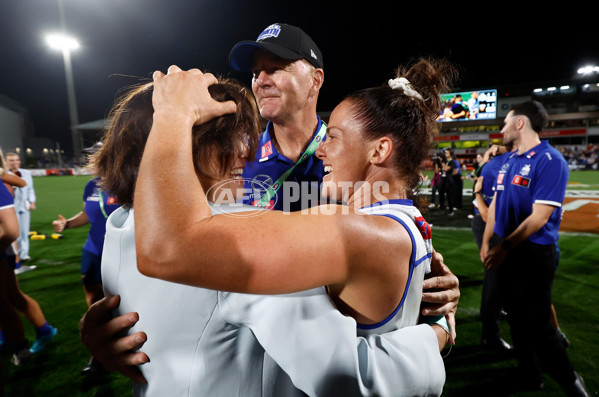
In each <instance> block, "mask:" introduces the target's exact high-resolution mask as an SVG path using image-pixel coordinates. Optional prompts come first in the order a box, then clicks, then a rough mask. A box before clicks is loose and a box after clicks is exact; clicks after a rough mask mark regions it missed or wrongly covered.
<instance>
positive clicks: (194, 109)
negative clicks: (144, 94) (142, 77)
mask: <svg viewBox="0 0 599 397" xmlns="http://www.w3.org/2000/svg"><path fill="white" fill-rule="evenodd" d="M152 78H153V79H154V93H153V95H152V105H153V107H154V114H162V113H164V114H167V115H169V116H171V117H172V116H175V115H181V116H183V117H186V118H188V119H189V120H191V122H192V124H193V125H199V124H204V123H206V122H207V121H210V120H212V119H213V118H215V117H219V116H222V115H224V114H229V113H234V112H235V111H236V109H237V106H236V105H235V102H233V101H227V102H218V101H216V100H214V99H213V98H212V96H211V95H210V92H209V91H208V87H210V86H211V85H213V84H216V83H218V81H217V79H216V77H215V76H214V75H213V74H211V73H202V72H201V71H200V70H199V69H190V70H187V71H184V70H181V69H180V68H179V67H178V66H175V65H173V66H171V67H169V68H168V71H167V74H166V75H165V74H164V73H162V72H160V71H155V72H154V74H153V75H152Z"/></svg>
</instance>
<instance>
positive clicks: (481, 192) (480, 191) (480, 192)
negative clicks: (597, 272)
mask: <svg viewBox="0 0 599 397" xmlns="http://www.w3.org/2000/svg"><path fill="white" fill-rule="evenodd" d="M474 194H483V191H482V190H479V191H478V192H474Z"/></svg>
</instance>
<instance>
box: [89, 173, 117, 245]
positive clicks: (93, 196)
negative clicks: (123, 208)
mask: <svg viewBox="0 0 599 397" xmlns="http://www.w3.org/2000/svg"><path fill="white" fill-rule="evenodd" d="M99 181H100V178H94V179H92V180H91V181H89V182H87V184H86V185H85V189H84V191H83V203H84V205H85V213H86V214H87V217H88V218H89V223H90V224H91V227H90V229H89V233H88V235H87V240H86V241H85V244H84V245H83V249H84V250H86V251H89V252H91V253H92V254H95V255H98V256H100V255H102V249H103V248H104V235H105V234H106V219H107V217H108V215H110V214H111V213H112V212H113V211H114V210H116V209H117V208H119V204H118V203H117V202H116V200H115V199H114V197H112V196H110V195H109V194H108V193H106V192H104V191H103V192H101V193H102V194H101V195H100V188H99V186H98V183H99ZM100 197H101V199H102V203H103V206H104V213H106V215H104V213H103V212H102V209H101V207H100Z"/></svg>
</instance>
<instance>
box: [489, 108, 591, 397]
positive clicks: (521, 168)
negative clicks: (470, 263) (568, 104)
mask: <svg viewBox="0 0 599 397" xmlns="http://www.w3.org/2000/svg"><path fill="white" fill-rule="evenodd" d="M547 120H548V115H547V111H546V110H545V108H544V107H543V105H542V104H541V103H540V102H537V101H528V102H523V103H521V104H517V105H514V106H513V107H512V108H511V110H510V111H509V112H508V114H507V116H506V118H505V120H504V125H503V128H502V130H501V133H502V134H503V143H504V144H505V145H508V144H513V145H514V146H515V147H516V149H515V151H514V152H513V153H510V154H509V155H508V156H507V157H506V158H505V161H503V164H502V165H501V168H500V170H499V173H498V174H497V179H496V182H495V195H494V197H493V201H492V202H491V205H490V206H489V212H488V213H489V216H488V220H487V225H486V227H485V233H484V236H483V244H482V247H481V260H482V261H483V263H484V265H485V267H486V268H487V269H491V270H497V280H498V285H499V292H500V296H501V301H502V305H503V307H504V308H505V310H506V311H507V314H508V322H509V323H510V330H511V334H512V342H513V343H514V348H515V352H516V357H517V359H518V379H517V384H518V385H519V386H520V387H523V388H527V389H538V388H540V387H542V382H541V380H542V379H541V371H546V372H547V373H548V374H549V375H550V376H551V377H552V378H553V379H555V380H556V382H557V383H558V384H559V385H560V386H561V387H562V389H563V390H564V392H565V393H566V394H567V395H568V396H588V395H589V393H588V391H587V390H586V387H585V384H584V380H583V379H582V377H581V376H580V375H579V374H578V373H577V372H576V371H575V370H574V368H573V367H572V364H571V363H570V359H569V358H568V354H567V352H566V347H565V346H564V344H563V341H562V339H561V336H560V335H559V333H558V331H557V329H556V328H555V327H554V326H552V325H551V323H550V317H551V305H552V297H551V288H552V285H553V279H554V276H555V270H556V268H557V261H558V255H557V252H556V243H557V241H558V239H559V234H558V230H559V226H560V222H561V218H562V210H561V206H562V202H563V200H564V196H565V193H566V186H567V183H568V175H569V169H568V164H567V163H566V161H565V160H564V157H563V156H562V155H561V154H560V153H559V152H558V151H557V150H555V149H554V148H553V147H551V146H550V145H549V143H548V142H547V141H541V139H540V138H539V133H540V132H541V131H542V130H543V128H544V127H545V125H546V124H547ZM494 233H496V234H497V235H499V236H500V237H501V239H502V242H501V244H498V245H496V246H494V247H492V248H491V238H492V236H493V234H494Z"/></svg>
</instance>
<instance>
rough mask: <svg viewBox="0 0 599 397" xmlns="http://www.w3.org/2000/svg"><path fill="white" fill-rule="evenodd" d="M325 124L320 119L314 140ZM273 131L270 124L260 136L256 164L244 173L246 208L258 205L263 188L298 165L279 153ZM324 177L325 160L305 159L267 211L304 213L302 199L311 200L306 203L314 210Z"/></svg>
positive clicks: (246, 168)
mask: <svg viewBox="0 0 599 397" xmlns="http://www.w3.org/2000/svg"><path fill="white" fill-rule="evenodd" d="M322 123H323V122H322V120H321V119H320V117H319V118H318V125H317V126H316V130H315V131H314V135H313V138H314V137H316V135H317V134H318V131H319V130H320V127H321V126H322ZM271 129H272V123H271V122H269V123H268V124H267V126H266V130H265V131H264V132H263V133H262V135H261V136H260V140H259V142H258V150H257V151H256V157H255V158H254V161H251V162H248V163H247V164H246V166H245V169H244V171H243V178H244V179H245V181H246V182H245V186H244V188H245V191H246V196H245V197H244V199H243V203H244V204H249V205H253V204H254V202H255V201H259V200H260V197H259V196H260V194H261V193H263V191H264V188H265V187H268V186H272V185H274V184H275V182H276V181H277V179H278V178H279V177H280V176H281V175H283V173H284V172H285V171H287V170H288V169H290V168H291V167H293V166H294V165H295V162H294V161H292V160H290V159H289V158H287V157H285V156H284V155H282V154H281V153H279V152H278V151H277V149H276V148H275V144H274V142H273V140H272V138H271V136H270V131H271ZM323 173H324V166H323V165H322V160H320V159H319V158H318V157H316V154H313V155H312V156H310V157H308V158H306V159H305V160H304V161H302V162H301V163H300V164H298V166H297V167H295V169H294V170H293V172H292V173H291V174H290V175H289V176H288V177H287V179H286V181H285V182H287V183H286V184H285V182H284V183H283V186H282V187H281V188H280V189H279V190H278V192H277V194H276V196H275V197H273V198H272V199H271V200H270V205H269V206H268V207H267V208H268V209H275V210H285V211H299V210H301V209H302V200H301V197H302V196H303V197H308V196H309V197H310V200H305V203H304V204H305V205H307V206H313V205H315V204H317V203H318V199H319V197H320V184H321V183H322V176H323ZM299 189H303V190H306V189H307V190H308V191H304V192H302V193H301V194H300V191H299Z"/></svg>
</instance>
